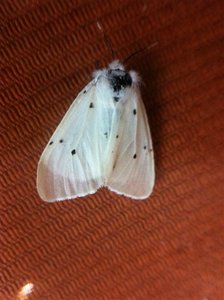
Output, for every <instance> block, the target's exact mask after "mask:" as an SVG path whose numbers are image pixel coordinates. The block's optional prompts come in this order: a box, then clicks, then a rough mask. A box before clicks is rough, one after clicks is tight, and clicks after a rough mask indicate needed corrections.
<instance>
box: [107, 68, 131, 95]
mask: <svg viewBox="0 0 224 300" xmlns="http://www.w3.org/2000/svg"><path fill="white" fill-rule="evenodd" d="M108 77H109V78H108V79H109V82H110V85H111V86H112V88H113V90H114V92H119V91H120V90H121V89H124V88H126V87H128V86H131V85H132V78H131V76H130V74H129V73H128V72H125V71H123V70H120V69H116V70H112V71H111V72H108Z"/></svg>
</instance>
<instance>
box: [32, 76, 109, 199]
mask: <svg viewBox="0 0 224 300" xmlns="http://www.w3.org/2000/svg"><path fill="white" fill-rule="evenodd" d="M97 101H98V100H97V96H96V84H95V82H94V80H93V81H92V82H90V83H89V84H88V85H87V86H86V87H85V88H84V89H83V91H82V92H80V94H79V95H78V96H77V98H76V99H75V101H74V102H73V103H72V105H71V107H70V108H69V110H68V111H67V113H66V114H65V116H64V118H63V119H62V121H61V123H60V124H59V125H58V127H57V129H56V131H55V132H54V134H53V136H52V137H51V139H50V143H49V144H48V145H47V146H46V148H45V150H44V152H43V154H42V156H41V157H40V160H39V163H38V168H37V190H38V193H39V195H40V197H41V198H42V199H43V200H45V201H48V202H53V201H58V200H64V199H71V198H76V197H80V196H85V195H87V194H90V193H94V192H96V190H97V189H98V188H99V187H100V186H101V185H102V184H103V178H102V165H101V160H100V159H99V157H100V155H101V154H102V153H101V151H102V149H103V147H104V145H101V144H100V143H101V142H102V137H101V136H100V135H99V134H98V133H99V132H100V131H101V130H100V128H99V127H100V126H101V122H100V121H99V115H100V114H101V112H100V111H97V110H99V109H101V106H100V105H97Z"/></svg>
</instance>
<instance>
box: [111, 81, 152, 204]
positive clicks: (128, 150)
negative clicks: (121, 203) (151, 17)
mask: <svg viewBox="0 0 224 300" xmlns="http://www.w3.org/2000/svg"><path fill="white" fill-rule="evenodd" d="M120 123H121V125H122V128H121V129H120V131H121V136H120V135H119V139H120V140H118V147H117V151H116V153H117V157H116V159H115V161H114V168H113V171H112V173H111V175H110V177H109V179H108V183H107V185H108V188H109V189H110V190H112V191H114V192H116V193H118V194H123V195H125V196H128V197H131V198H133V199H145V198H147V197H148V196H149V195H150V194H151V192H152V189H153V186H154V180H155V171H154V156H153V148H152V139H151V134H150V129H149V125H148V120H147V115H146V111H145V107H144V104H143V101H142V99H141V95H140V91H139V88H138V87H137V86H136V87H133V88H132V89H131V92H130V93H129V98H128V99H127V100H126V102H125V104H124V109H123V115H122V116H121V122H120Z"/></svg>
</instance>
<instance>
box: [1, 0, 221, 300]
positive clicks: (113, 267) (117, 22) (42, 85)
mask: <svg viewBox="0 0 224 300" xmlns="http://www.w3.org/2000/svg"><path fill="white" fill-rule="evenodd" d="M223 11H224V2H223V1H218V0H206V1H205V0H196V1H193V0H190V1H187V0H186V1H174V0H173V1H172V0H161V1H157V0H148V1H147V0H140V1H136V0H135V1H131V0H124V1H118V0H117V1H115V0H113V1H112V0H109V1H100V0H93V1H90V0H83V1H81V0H78V1H71V0H60V1H58V0H46V1H34V0H33V1H23V0H14V1H10V0H8V1H4V0H3V1H2V2H1V5H0V66H1V72H0V110H1V113H0V118H1V120H0V121H1V131H0V151H1V153H0V173H1V176H0V299H3V300H4V299H10V300H11V299H16V298H17V299H25V298H23V297H22V296H18V293H19V291H20V289H21V288H22V287H23V286H24V285H25V284H26V283H27V282H32V283H33V284H34V288H33V291H32V292H31V294H30V295H29V297H28V298H27V299H32V300H33V299H52V300H57V299H68V300H70V299H121V300H126V299H130V300H136V299H137V300H142V299H150V300H151V299H152V300H160V299H162V300H170V299H172V300H176V299H178V300H179V299H181V300H188V299H189V300H222V299H224V250H223V249H224V228H223V227H224V202H223V196H224V151H223V148H224V99H223V98H224V97H223V94H224V63H223V49H224V47H223V46H224V42H223V41H224V30H223V28H224V19H223ZM97 21H98V22H99V24H100V25H101V27H102V28H103V30H104V32H105V33H106V35H107V36H108V37H109V39H110V40H111V44H112V48H113V51H114V52H115V53H116V56H117V58H119V59H121V60H122V59H125V58H126V57H127V56H129V55H130V54H132V53H134V52H135V51H137V50H139V49H144V48H146V47H148V46H150V45H152V44H153V43H155V42H156V43H157V44H156V46H154V47H153V48H151V49H148V50H147V49H146V50H144V51H143V52H141V53H139V54H137V55H135V56H133V57H132V58H131V59H130V60H129V61H128V67H129V68H132V69H135V70H137V71H138V72H139V73H140V74H141V77H142V79H143V82H144V85H143V86H142V93H143V100H144V102H145V105H146V107H147V112H148V117H149V120H150V126H151V130H152V135H153V141H154V148H155V158H156V185H155V189H154V192H153V195H152V196H151V197H150V199H148V200H146V201H132V200H130V199H127V198H125V197H122V196H118V195H116V194H114V193H112V192H109V191H108V190H106V189H102V190H100V191H99V192H98V193H96V194H95V195H91V196H88V197H85V198H80V199H77V200H74V201H64V202H60V203H54V204H47V203H44V202H43V201H41V199H40V198H39V196H38V194H37V191H36V186H35V181H36V168H37V163H38V160H39V157H40V155H41V153H42V151H43V148H44V147H45V145H46V143H47V142H48V140H49V138H50V136H51V134H52V133H53V131H54V129H55V128H56V126H57V124H58V123H59V121H60V120H61V118H62V116H63V115H64V113H65V112H66V110H67V108H68V107H69V105H70V104H71V102H72V101H73V99H74V98H75V95H76V94H77V93H78V91H80V90H81V88H82V87H83V86H84V85H86V83H87V82H88V81H89V80H90V78H91V72H92V71H93V70H94V68H95V65H96V61H99V62H100V65H101V66H106V65H107V64H108V63H109V62H111V60H112V58H111V54H110V51H109V50H108V48H107V45H106V43H105V39H104V36H103V33H102V32H101V31H100V30H99V28H98V27H97ZM20 295H21V294H20ZM17 296H18V297H19V298H18V297H17Z"/></svg>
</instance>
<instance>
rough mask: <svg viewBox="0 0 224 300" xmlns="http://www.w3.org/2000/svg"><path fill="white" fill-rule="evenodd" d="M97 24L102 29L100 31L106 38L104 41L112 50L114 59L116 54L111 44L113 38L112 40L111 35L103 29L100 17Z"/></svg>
mask: <svg viewBox="0 0 224 300" xmlns="http://www.w3.org/2000/svg"><path fill="white" fill-rule="evenodd" d="M96 25H97V27H98V29H99V30H100V32H101V33H102V35H103V38H104V42H105V44H106V46H107V48H108V50H109V51H110V54H111V56H112V59H113V60H114V59H115V54H114V51H113V48H112V44H111V40H110V38H109V36H108V35H107V34H106V33H105V32H104V30H103V28H102V26H101V24H100V22H99V20H98V19H97V22H96Z"/></svg>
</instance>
